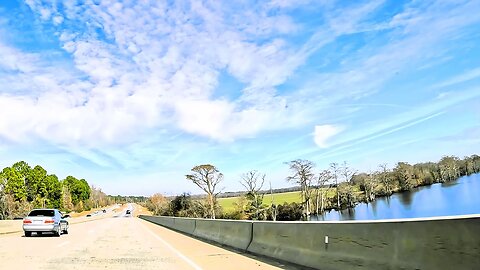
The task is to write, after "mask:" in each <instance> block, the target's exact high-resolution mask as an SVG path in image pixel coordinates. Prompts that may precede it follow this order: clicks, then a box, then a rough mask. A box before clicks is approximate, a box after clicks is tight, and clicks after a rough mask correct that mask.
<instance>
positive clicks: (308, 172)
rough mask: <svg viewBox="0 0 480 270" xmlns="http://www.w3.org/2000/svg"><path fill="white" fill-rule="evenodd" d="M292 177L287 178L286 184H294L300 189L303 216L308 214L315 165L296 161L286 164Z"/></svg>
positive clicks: (300, 160)
mask: <svg viewBox="0 0 480 270" xmlns="http://www.w3.org/2000/svg"><path fill="white" fill-rule="evenodd" d="M287 164H288V165H289V167H290V171H291V172H292V173H293V175H291V176H288V177H287V181H288V182H295V183H297V184H299V185H300V187H301V193H300V194H301V196H302V201H303V204H304V205H305V214H307V215H309V214H310V203H311V201H310V200H311V197H312V188H311V187H312V182H313V179H314V176H315V174H314V173H313V168H314V167H315V164H314V163H313V162H311V161H309V160H303V159H297V160H293V161H290V162H288V163H287Z"/></svg>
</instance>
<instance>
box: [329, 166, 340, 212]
mask: <svg viewBox="0 0 480 270" xmlns="http://www.w3.org/2000/svg"><path fill="white" fill-rule="evenodd" d="M330 172H331V174H332V179H333V181H334V182H335V189H336V192H337V209H340V192H338V175H339V173H340V167H339V166H338V163H336V162H333V163H330Z"/></svg>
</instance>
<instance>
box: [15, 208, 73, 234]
mask: <svg viewBox="0 0 480 270" xmlns="http://www.w3.org/2000/svg"><path fill="white" fill-rule="evenodd" d="M23 231H24V232H25V237H29V236H32V232H35V233H37V235H38V234H41V233H44V232H52V233H53V234H54V235H55V236H60V235H61V234H62V233H63V234H68V221H66V220H65V219H64V217H63V215H62V213H60V211H58V210H57V209H33V210H32V212H30V214H28V216H27V217H25V218H24V219H23Z"/></svg>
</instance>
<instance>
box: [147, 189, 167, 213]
mask: <svg viewBox="0 0 480 270" xmlns="http://www.w3.org/2000/svg"><path fill="white" fill-rule="evenodd" d="M148 205H149V206H151V207H149V208H150V209H151V210H152V212H153V214H154V215H158V214H160V213H161V212H162V209H163V208H165V207H167V205H168V200H167V198H165V196H163V195H162V194H160V193H155V194H153V195H152V196H151V197H150V198H149V204H148Z"/></svg>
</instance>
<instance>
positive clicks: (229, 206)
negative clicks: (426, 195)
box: [218, 191, 302, 212]
mask: <svg viewBox="0 0 480 270" xmlns="http://www.w3.org/2000/svg"><path fill="white" fill-rule="evenodd" d="M239 199H240V197H231V198H219V199H218V202H219V203H220V205H221V206H222V208H223V211H225V212H233V211H234V210H235V207H234V205H233V203H235V202H237V201H238V200H239ZM273 200H274V203H275V204H283V203H284V202H286V203H292V202H296V203H300V202H301V201H302V199H301V197H300V191H294V192H285V193H274V194H273ZM271 202H272V196H271V195H270V194H265V196H264V197H263V203H264V204H270V203H271Z"/></svg>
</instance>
